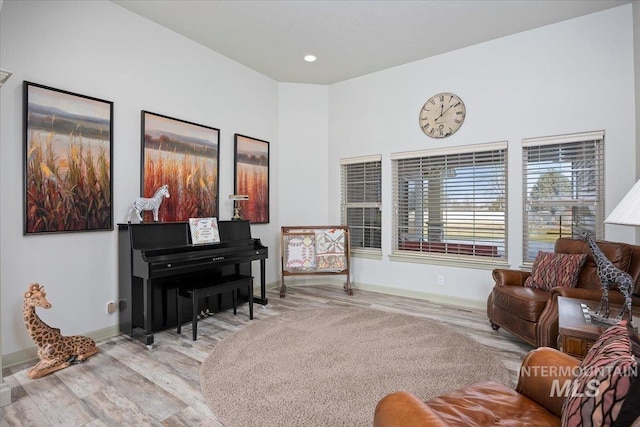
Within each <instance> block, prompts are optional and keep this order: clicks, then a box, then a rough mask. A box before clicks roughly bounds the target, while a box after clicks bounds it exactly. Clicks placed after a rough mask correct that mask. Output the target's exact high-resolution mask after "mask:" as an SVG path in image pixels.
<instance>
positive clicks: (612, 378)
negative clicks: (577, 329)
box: [562, 320, 638, 427]
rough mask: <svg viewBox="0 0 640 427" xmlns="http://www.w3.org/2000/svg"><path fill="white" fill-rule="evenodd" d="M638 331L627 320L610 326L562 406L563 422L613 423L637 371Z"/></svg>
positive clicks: (570, 425)
mask: <svg viewBox="0 0 640 427" xmlns="http://www.w3.org/2000/svg"><path fill="white" fill-rule="evenodd" d="M635 335H636V334H635V332H634V331H633V330H632V329H631V328H628V327H627V321H626V320H623V321H621V322H618V323H617V324H616V325H614V326H611V327H610V328H609V329H607V330H606V331H605V332H604V333H603V334H602V335H600V338H598V340H597V341H596V343H595V344H594V345H593V347H592V348H591V349H590V350H589V352H588V353H587V356H586V357H585V358H584V360H583V361H582V363H581V364H580V367H579V368H578V374H577V375H576V377H575V378H574V379H573V382H572V386H571V389H570V395H569V396H568V397H567V398H566V400H565V401H564V404H563V406H562V426H563V427H576V426H600V427H605V426H612V424H613V423H614V421H615V420H616V418H617V417H618V414H619V413H620V411H621V409H622V406H623V403H624V401H625V398H626V397H627V395H628V393H629V390H630V388H631V383H632V380H633V378H634V377H635V376H636V375H637V370H638V363H637V361H636V358H635V356H634V354H633V351H632V341H633V340H634V339H637V338H634V339H632V338H631V337H633V336H635Z"/></svg>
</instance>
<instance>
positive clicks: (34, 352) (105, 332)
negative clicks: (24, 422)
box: [2, 325, 120, 397]
mask: <svg viewBox="0 0 640 427" xmlns="http://www.w3.org/2000/svg"><path fill="white" fill-rule="evenodd" d="M118 334H120V328H119V326H118V325H113V326H109V327H107V328H104V329H99V330H97V331H93V332H89V333H86V334H83V335H84V336H87V337H90V338H93V339H94V340H95V341H96V342H100V341H103V340H106V339H108V338H112V337H115V336H116V335H118ZM36 359H38V347H36V346H33V347H29V348H25V349H24V350H20V351H16V352H14V353H9V354H5V355H3V356H2V368H3V369H4V368H8V367H10V366H14V365H18V364H20V363H24V362H29V361H31V360H36ZM9 397H11V396H9Z"/></svg>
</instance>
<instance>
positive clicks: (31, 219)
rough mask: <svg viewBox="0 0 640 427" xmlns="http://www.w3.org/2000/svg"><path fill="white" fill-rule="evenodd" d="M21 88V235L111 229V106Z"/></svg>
mask: <svg viewBox="0 0 640 427" xmlns="http://www.w3.org/2000/svg"><path fill="white" fill-rule="evenodd" d="M23 90H24V153H23V155H24V166H23V168H24V174H23V178H24V224H23V232H24V234H37V233H57V232H71V231H98V230H113V205H112V197H111V194H112V183H111V174H112V171H113V167H112V164H111V160H112V155H113V102H111V101H105V100H102V99H97V98H92V97H90V96H85V95H80V94H77V93H72V92H67V91H64V90H60V89H54V88H51V87H47V86H43V85H39V84H36V83H31V82H27V81H25V82H24V85H23Z"/></svg>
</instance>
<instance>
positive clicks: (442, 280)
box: [438, 276, 444, 285]
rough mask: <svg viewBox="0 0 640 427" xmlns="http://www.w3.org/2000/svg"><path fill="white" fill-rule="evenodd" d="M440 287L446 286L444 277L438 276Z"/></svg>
mask: <svg viewBox="0 0 640 427" xmlns="http://www.w3.org/2000/svg"><path fill="white" fill-rule="evenodd" d="M438 285H444V276H438Z"/></svg>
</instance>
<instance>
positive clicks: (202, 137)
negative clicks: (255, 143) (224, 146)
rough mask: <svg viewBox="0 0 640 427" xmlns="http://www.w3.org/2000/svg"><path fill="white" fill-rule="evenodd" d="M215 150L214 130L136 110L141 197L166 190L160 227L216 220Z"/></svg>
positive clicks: (216, 136) (217, 137)
mask: <svg viewBox="0 0 640 427" xmlns="http://www.w3.org/2000/svg"><path fill="white" fill-rule="evenodd" d="M219 146H220V130H219V129H216V128H213V127H209V126H204V125H199V124H196V123H191V122H187V121H184V120H178V119H174V118H171V117H166V116H162V115H160V114H155V113H151V112H148V111H142V156H141V159H142V183H141V193H142V197H151V196H153V195H154V193H155V192H156V190H158V189H159V188H160V187H162V186H163V185H165V184H167V185H168V186H169V194H170V197H169V198H167V199H164V201H163V202H162V205H161V206H160V210H159V213H158V220H159V221H160V222H168V221H188V220H189V218H209V217H217V216H218V204H219V197H218V196H219V194H218V193H219V191H218V182H219V169H218V166H219V161H220V160H219V151H218V150H219ZM145 215H146V216H145V217H144V221H145V222H147V221H152V220H153V218H152V216H151V212H145Z"/></svg>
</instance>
